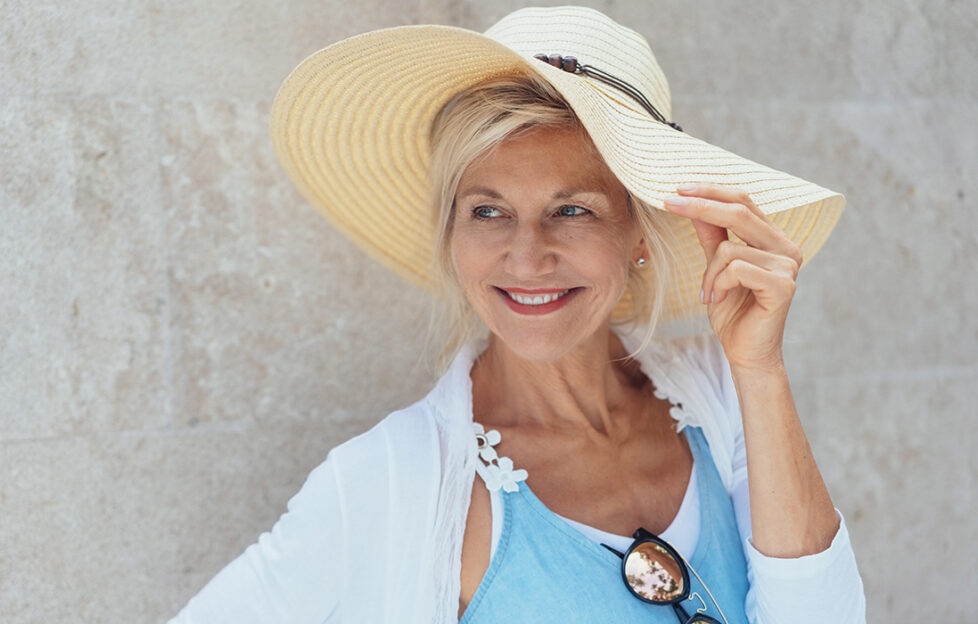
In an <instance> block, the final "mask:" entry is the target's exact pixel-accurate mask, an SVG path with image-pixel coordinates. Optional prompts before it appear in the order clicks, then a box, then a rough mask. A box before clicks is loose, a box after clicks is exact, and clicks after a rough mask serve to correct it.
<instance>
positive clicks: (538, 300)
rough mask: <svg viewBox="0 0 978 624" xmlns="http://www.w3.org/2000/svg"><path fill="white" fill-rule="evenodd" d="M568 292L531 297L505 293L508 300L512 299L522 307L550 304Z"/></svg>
mask: <svg viewBox="0 0 978 624" xmlns="http://www.w3.org/2000/svg"><path fill="white" fill-rule="evenodd" d="M569 292H570V290H569V289H568V290H564V291H561V292H559V293H552V294H547V295H533V296H530V295H520V294H517V293H511V292H509V291H506V294H507V295H509V298H510V299H512V300H513V301H515V302H517V303H522V304H523V305H543V304H545V303H550V302H551V301H556V300H557V299H560V298H561V297H563V296H564V295H566V294H567V293H569Z"/></svg>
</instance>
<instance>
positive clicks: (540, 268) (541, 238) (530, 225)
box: [505, 220, 557, 280]
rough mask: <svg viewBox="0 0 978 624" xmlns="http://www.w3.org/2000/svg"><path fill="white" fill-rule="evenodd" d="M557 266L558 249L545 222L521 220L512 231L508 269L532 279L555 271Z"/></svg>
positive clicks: (522, 276)
mask: <svg viewBox="0 0 978 624" xmlns="http://www.w3.org/2000/svg"><path fill="white" fill-rule="evenodd" d="M556 266H557V254H556V249H555V246H554V244H553V241H552V240H550V236H549V235H548V232H547V230H546V228H545V226H544V224H542V223H539V222H534V221H530V220H523V221H520V222H519V223H518V224H517V225H516V226H515V227H514V228H513V230H512V232H511V233H510V240H509V248H508V250H507V253H506V267H505V268H506V271H507V272H508V273H509V274H510V275H512V276H513V277H515V278H517V279H523V280H532V279H533V278H538V277H541V276H545V275H548V274H550V273H553V272H554V269H555V268H556Z"/></svg>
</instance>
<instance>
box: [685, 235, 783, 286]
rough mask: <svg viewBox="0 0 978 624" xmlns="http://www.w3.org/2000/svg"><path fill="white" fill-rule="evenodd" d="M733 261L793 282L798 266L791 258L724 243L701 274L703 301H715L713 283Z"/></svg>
mask: <svg viewBox="0 0 978 624" xmlns="http://www.w3.org/2000/svg"><path fill="white" fill-rule="evenodd" d="M734 260H743V261H745V262H749V263H750V264H753V265H755V266H758V267H760V268H762V269H764V270H765V271H771V272H773V273H777V274H778V275H780V276H782V277H784V278H787V279H790V280H794V279H795V278H797V276H798V269H799V265H798V263H797V262H795V260H794V259H793V258H789V257H788V256H782V255H780V254H776V253H772V252H769V251H764V250H763V249H755V248H753V247H748V246H747V245H742V244H740V243H735V242H733V241H724V242H721V243H720V245H719V246H718V247H717V250H716V253H715V254H714V256H713V260H712V261H710V262H709V263H708V264H707V266H706V271H704V272H703V285H702V292H703V293H704V296H703V299H704V300H705V301H710V300H711V299H716V295H715V294H714V281H715V280H716V277H717V275H719V274H720V272H721V271H723V270H724V269H725V268H727V266H728V265H729V264H730V263H731V262H733V261H734Z"/></svg>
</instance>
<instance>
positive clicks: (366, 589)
mask: <svg viewBox="0 0 978 624" xmlns="http://www.w3.org/2000/svg"><path fill="white" fill-rule="evenodd" d="M637 336H638V334H637V333H632V334H631V335H627V334H622V335H621V337H622V340H623V342H624V343H625V347H626V348H628V349H633V348H634V347H635V346H637V340H638V337H637ZM481 348H482V345H468V346H466V347H465V348H463V349H462V351H461V352H460V353H459V355H458V356H457V357H456V358H455V361H454V362H453V364H452V365H451V367H450V368H449V370H448V372H447V373H446V374H445V375H444V376H443V377H442V378H441V379H440V380H439V381H438V383H437V384H436V386H435V387H434V388H433V389H432V390H431V392H430V393H429V394H428V395H427V396H426V397H425V398H423V399H421V400H420V401H418V402H417V403H415V404H414V405H411V406H410V407H407V408H405V409H403V410H399V411H396V412H394V413H392V414H390V415H389V416H388V417H387V418H385V419H384V420H382V421H381V422H380V423H378V424H377V425H376V426H375V427H374V428H372V429H371V430H370V431H368V432H366V433H364V434H362V435H360V436H357V437H356V438H353V439H352V440H349V441H348V442H346V443H344V444H341V445H340V446H337V447H336V448H334V449H333V450H332V451H331V452H330V453H329V455H328V457H327V458H326V461H324V462H323V463H322V464H320V465H319V466H318V467H317V468H316V469H315V470H313V471H312V473H310V475H309V477H308V478H307V480H306V482H305V484H304V485H303V486H302V489H301V490H300V491H299V492H298V493H297V494H296V495H295V496H294V497H293V498H292V499H291V500H290V501H289V503H288V512H287V513H285V514H284V515H283V516H282V517H281V518H280V519H279V521H278V522H277V523H276V524H275V526H274V527H273V528H272V530H271V531H270V532H267V533H264V534H262V535H261V536H260V537H259V538H258V541H257V542H256V543H255V544H253V545H251V546H249V547H248V548H247V549H246V550H245V552H244V553H242V554H241V556H239V557H238V558H237V559H235V560H234V561H232V562H231V563H230V564H228V565H227V566H226V567H225V568H224V569H223V570H222V571H221V572H220V573H219V574H218V575H217V576H215V577H214V578H213V579H211V581H210V582H209V583H208V584H207V585H206V586H205V587H204V588H203V589H202V590H201V592H200V593H199V594H197V595H196V596H194V597H193V598H192V599H191V600H190V602H189V603H188V604H187V606H186V607H185V608H184V609H183V610H182V611H181V612H180V614H179V615H177V616H176V617H175V618H174V619H172V620H170V623H171V624H215V623H224V622H226V623H228V624H230V623H234V624H247V623H250V622H254V623H259V622H261V623H266V624H267V623H276V622H281V623H283V624H285V623H289V624H305V623H309V624H312V623H316V624H319V623H323V622H335V623H344V624H347V623H348V624H353V623H356V624H361V623H375V622H376V623H379V622H391V623H393V622H397V623H398V624H407V623H418V624H422V623H424V624H430V623H436V624H455V623H456V622H457V621H458V599H459V593H460V590H461V585H460V574H461V552H462V538H463V534H464V530H465V519H466V515H467V512H468V504H469V500H470V498H471V491H472V480H473V478H474V476H475V471H476V463H475V462H476V461H477V459H476V458H477V450H476V442H475V437H474V435H473V433H472V427H471V422H472V383H471V378H470V377H469V372H470V370H471V367H472V364H473V362H474V361H475V358H476V356H477V355H478V354H479V352H481ZM638 360H639V363H640V364H641V367H642V370H643V372H644V373H645V374H646V375H647V376H648V377H649V378H650V379H651V380H652V382H653V384H654V386H655V388H656V395H657V396H659V397H660V398H665V399H668V400H670V401H671V402H672V403H673V404H674V405H676V407H673V408H672V412H671V413H672V416H673V417H674V418H675V419H676V421H677V427H678V428H679V429H681V428H682V427H684V426H686V425H694V426H698V427H701V428H702V430H703V433H704V435H705V437H706V440H707V442H708V443H709V446H710V452H711V454H712V455H713V460H714V462H715V463H716V466H717V470H718V471H719V473H720V478H721V480H722V481H723V484H724V486H725V487H726V488H727V491H728V492H729V493H730V494H731V495H732V497H733V500H734V503H735V509H736V511H737V519H738V525H739V528H740V532H741V536H742V537H743V538H744V542H743V546H744V551H745V554H746V556H747V562H748V580H749V581H750V591H749V592H748V595H747V603H746V605H745V607H746V611H747V616H748V619H749V621H750V622H753V623H758V624H773V623H776V622H792V623H793V624H800V623H806V622H811V623H813V624H814V623H818V624H824V623H826V622H833V623H835V624H849V623H852V624H862V623H864V622H865V597H864V594H863V586H862V580H861V579H860V576H859V571H858V569H857V567H856V561H855V556H854V554H853V552H852V547H851V546H850V543H849V535H848V532H847V530H846V526H845V522H844V521H843V522H841V523H840V528H839V531H838V533H837V534H836V536H835V538H834V539H833V542H832V545H831V546H830V547H829V548H828V549H827V550H826V551H824V552H821V553H818V554H815V555H810V556H807V557H801V558H798V559H775V558H771V557H765V556H764V555H762V554H761V553H760V552H758V551H757V550H756V549H754V547H753V546H752V544H751V542H750V539H749V532H750V517H749V504H748V502H747V496H746V488H747V469H746V457H745V456H744V454H743V443H742V438H743V427H742V422H741V419H740V410H739V407H738V403H737V397H736V393H735V390H734V388H733V383H732V381H731V379H730V374H729V368H728V366H727V362H726V358H725V357H724V355H723V352H722V349H721V347H720V345H719V343H718V342H717V340H716V339H715V338H714V337H713V336H693V337H687V338H682V339H679V340H673V341H662V340H659V341H654V342H653V343H652V345H651V346H650V347H649V348H648V349H646V350H644V351H643V352H642V353H641V354H639V356H638ZM840 518H841V516H840Z"/></svg>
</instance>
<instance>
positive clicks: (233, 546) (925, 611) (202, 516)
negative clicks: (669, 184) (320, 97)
mask: <svg viewBox="0 0 978 624" xmlns="http://www.w3.org/2000/svg"><path fill="white" fill-rule="evenodd" d="M519 5H520V3H515V2H506V1H501V2H472V1H462V2H460V1H458V0H452V1H449V0H417V1H414V2H407V3H405V2H398V1H396V0H363V1H360V2H346V1H343V2H341V1H339V0H325V1H322V0H321V1H319V2H311V1H299V0H295V1H291V2H290V1H284V2H260V1H257V0H237V1H234V2H232V1H229V0H211V1H209V2H198V1H189V0H168V1H165V2H164V1H162V0H144V1H142V2H119V1H117V0H115V1H109V0H89V1H87V2H51V1H46V0H42V1H37V0H32V1H27V0H5V1H4V2H2V3H0V32H2V45H0V621H3V622H9V623H11V624H14V623H17V624H20V623H27V622H45V623H49V622H113V623H114V622H127V623H132V622H147V623H149V622H159V621H162V620H164V619H165V618H166V617H167V616H169V615H172V614H173V613H175V612H176V611H177V610H178V609H179V607H180V606H182V605H183V603H184V602H185V601H186V600H187V599H188V598H189V597H190V596H191V595H192V594H193V593H194V592H195V591H197V590H198V589H199V588H200V587H201V586H202V585H203V583H204V582H205V581H206V580H207V579H208V578H210V577H211V576H212V575H213V574H214V573H215V572H217V571H218V570H219V569H220V567H221V566H222V565H223V564H224V563H226V562H227V561H229V560H230V559H232V558H233V557H234V556H236V555H237V554H238V553H239V552H240V551H241V550H242V549H243V548H244V547H245V546H247V545H248V544H249V543H251V542H252V541H253V540H254V539H255V538H256V537H257V536H258V534H259V533H260V532H261V531H263V530H265V529H267V528H269V527H270V526H271V525H272V524H273V523H274V521H275V520H276V519H277V518H278V516H279V514H280V513H281V512H282V511H283V510H284V506H285V502H286V501H287V500H288V498H289V497H290V496H291V495H292V494H293V493H294V492H295V491H296V490H297V489H298V488H299V486H300V485H301V484H302V482H303V480H304V477H305V475H306V474H307V473H308V472H309V471H310V470H311V469H312V468H313V467H314V466H316V465H317V464H318V463H319V462H320V461H322V459H323V458H324V457H325V455H326V453H327V451H328V450H329V449H330V448H331V447H332V446H333V445H335V444H337V443H339V442H341V441H343V440H345V439H347V438H348V437H350V436H351V435H353V434H355V433H357V432H359V431H362V430H364V429H366V428H367V427H369V426H370V425H371V424H372V423H374V422H376V421H377V420H378V419H379V418H381V417H382V416H383V415H384V414H385V413H387V412H388V411H389V410H390V409H392V408H394V407H396V406H400V405H404V404H406V403H407V402H409V401H411V400H413V399H414V398H416V397H418V396H420V395H421V394H422V393H423V392H424V390H425V388H426V387H427V385H428V384H429V383H430V379H429V378H428V376H427V374H426V373H425V372H424V369H423V368H422V367H420V366H418V365H417V360H418V353H420V352H421V350H422V342H421V339H420V338H419V331H418V330H419V328H420V327H423V325H424V316H425V301H424V298H423V297H422V296H421V295H420V294H419V293H418V292H416V291H414V290H413V289H412V288H410V287H408V286H405V285H403V284H401V283H399V281H398V280H397V279H396V278H394V277H393V276H391V275H389V274H388V273H386V272H385V271H384V270H383V269H381V268H379V267H378V266H376V265H375V264H373V263H372V262H371V261H369V260H368V259H366V258H365V257H364V256H363V255H362V254H360V253H359V252H358V251H357V250H356V249H355V248H354V247H353V246H351V245H350V244H349V243H347V242H346V241H345V240H343V239H342V238H341V237H340V236H339V235H337V234H336V233H335V232H333V231H332V230H331V229H330V228H329V227H327V226H326V225H325V224H324V223H323V222H321V220H320V218H319V217H318V216H317V215H315V214H314V213H313V211H312V210H311V209H310V208H309V207H308V206H307V205H306V204H305V203H304V202H303V201H302V199H301V198H300V197H299V196H298V194H297V193H296V192H295V191H294V190H293V189H292V188H291V186H290V184H289V183H288V182H287V180H286V179H285V178H284V175H283V173H282V172H281V170H280V168H279V166H278V163H277V162H276V160H275V158H274V155H273V153H272V150H271V146H270V144H269V139H268V137H267V130H266V124H267V121H266V120H267V116H268V111H269V105H270V102H271V99H272V97H273V96H274V94H275V91H276V88H277V86H278V84H279V82H280V81H281V79H282V78H283V77H284V76H285V75H286V74H287V73H288V71H289V70H290V69H291V68H292V67H293V66H294V65H295V64H296V63H297V62H298V61H299V60H300V59H301V58H302V57H303V56H304V55H306V54H308V53H310V52H312V51H314V50H316V49H318V48H319V47H322V46H323V45H325V44H328V43H330V42H333V41H336V40H337V39H340V38H342V37H345V36H348V35H352V34H355V33H358V32H361V31H364V30H368V29H371V28H376V27H381V26H391V25H397V24H408V23H421V22H442V23H454V24H458V25H461V26H466V27H471V28H475V29H480V30H481V29H484V28H485V27H487V26H488V25H490V24H491V23H492V22H493V21H494V20H495V19H497V18H498V17H500V16H501V15H503V14H504V13H506V12H508V11H509V10H510V9H511V8H515V7H517V6H519ZM594 6H596V7H597V8H600V9H604V10H606V11H608V12H609V13H610V14H611V15H612V16H614V17H616V18H617V19H618V20H620V21H622V22H624V23H626V24H629V25H631V26H633V27H635V28H637V29H638V30H640V31H642V32H643V33H645V34H647V35H648V36H649V38H650V40H651V41H652V44H653V48H654V49H655V50H656V52H657V54H658V56H659V59H660V62H661V64H662V65H663V67H664V68H665V70H666V72H667V74H668V75H669V76H670V78H671V81H672V86H673V94H674V111H675V117H676V118H677V119H678V120H679V121H680V122H681V123H682V124H683V126H685V127H686V128H687V130H688V131H689V132H691V133H693V134H695V135H697V136H701V137H703V138H705V139H707V140H712V141H714V142H716V143H718V144H720V145H722V146H724V147H727V148H729V149H732V150H733V151H736V152H738V153H740V154H743V155H745V156H747V157H749V158H753V159H755V160H758V161H761V162H764V163H767V164H770V165H772V166H775V167H777V168H781V169H785V170H788V171H791V172H793V173H796V174H798V175H801V176H803V177H806V178H808V179H811V180H814V181H816V182H819V183H821V184H823V185H825V186H828V187H830V188H835V189H839V190H842V191H843V192H845V193H846V194H847V196H848V198H849V202H850V204H849V206H850V207H849V209H848V211H847V212H846V213H845V215H844V217H843V219H842V221H841V223H840V224H839V227H838V229H837V231H836V233H835V234H834V236H833V237H832V239H831V240H830V241H829V243H828V245H827V246H826V247H825V249H824V251H823V252H822V254H821V255H820V256H819V257H818V258H817V259H816V261H815V262H813V263H812V265H811V266H810V267H808V268H807V269H806V270H805V271H804V272H803V273H802V276H801V284H800V286H801V289H800V291H799V294H798V296H797V298H796V302H795V305H794V309H793V312H792V316H791V319H790V327H789V334H788V338H787V340H788V351H789V356H790V365H791V372H792V378H793V381H794V385H795V388H796V391H797V397H798V402H799V405H800V408H801V410H802V413H803V417H804V421H805V423H806V427H807V429H808V431H809V433H810V436H811V439H812V441H813V444H814V447H815V451H816V453H817V456H818V459H819V461H820V464H821V466H822V468H823V471H824V474H825V477H826V479H827V481H828V482H829V485H830V488H831V490H832V493H833V495H834V498H835V501H836V504H837V505H838V506H839V507H841V508H842V510H843V512H844V513H845V514H846V516H847V518H848V521H849V525H850V528H851V531H852V535H853V540H854V542H855V547H856V550H857V554H858V557H859V561H860V565H861V569H862V571H863V577H864V580H865V583H866V590H867V594H868V599H869V616H870V621H871V622H880V623H882V622H916V621H935V620H936V621H941V622H948V623H951V622H969V621H974V618H975V615H974V609H973V608H972V607H971V606H969V605H970V602H969V601H968V600H967V598H968V597H970V596H971V595H973V594H974V592H975V590H978V563H976V561H978V559H976V557H975V556H974V546H973V544H974V535H975V533H976V529H978V523H976V520H975V517H976V512H978V494H976V492H978V487H976V479H975V474H976V472H978V459H976V458H978V453H976V452H975V450H974V449H975V447H976V446H978V433H976V427H975V424H974V416H975V414H976V408H975V404H976V402H978V390H976V388H978V363H976V353H978V314H976V313H975V312H974V310H975V309H976V307H978V288H976V285H978V284H976V282H975V277H974V275H975V268H976V258H978V217H976V215H975V211H974V208H973V206H974V202H975V201H976V199H978V181H976V180H978V177H976V176H975V169H976V167H978V68H976V60H975V59H976V58H978V45H976V43H975V41H976V40H978V39H976V38H975V33H976V32H978V7H976V5H975V4H974V3H968V2H965V1H963V0H936V1H929V2H928V1H925V0H856V1H855V2H840V1H830V2H810V3H801V2H782V1H775V0H757V1H751V2H736V3H735V2H723V1H719V0H710V1H701V2H695V3H694V2H687V1H683V0H659V1H656V2H637V1H613V0H608V1H606V2H596V3H594ZM392 62H396V59H392ZM391 344H394V345H396V347H395V348H393V349H390V345H391ZM908 553H911V554H910V558H909V559H908ZM955 597H960V599H955ZM830 598H831V597H827V599H830Z"/></svg>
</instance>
